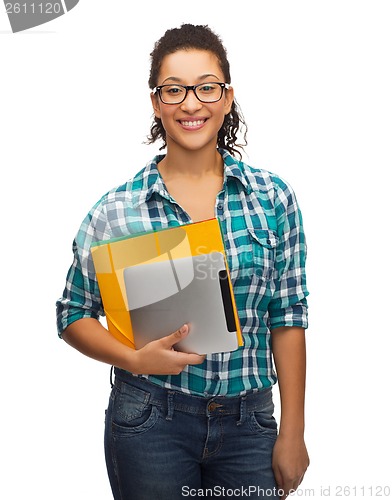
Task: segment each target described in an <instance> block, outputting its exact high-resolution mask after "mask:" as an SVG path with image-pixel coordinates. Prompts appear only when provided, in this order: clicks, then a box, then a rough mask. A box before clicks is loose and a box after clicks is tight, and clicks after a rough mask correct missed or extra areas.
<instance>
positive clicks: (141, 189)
mask: <svg viewBox="0 0 392 500" xmlns="http://www.w3.org/2000/svg"><path fill="white" fill-rule="evenodd" d="M218 151H219V153H220V154H221V155H222V158H223V162H224V183H226V182H228V181H229V180H230V179H237V180H238V181H239V182H241V184H242V185H243V187H244V189H245V191H246V192H247V194H249V193H250V192H251V191H252V190H253V188H252V184H251V182H250V181H249V179H248V178H247V176H246V174H245V172H244V164H243V163H242V162H241V161H239V160H237V159H236V158H234V157H233V156H231V154H230V153H229V152H228V151H226V150H225V149H218ZM164 157H165V155H157V156H155V158H153V160H151V161H150V162H149V163H148V164H147V165H146V167H145V168H144V169H143V170H141V171H140V172H139V173H138V174H136V176H135V177H134V179H133V181H132V202H133V205H134V207H137V206H139V205H141V204H142V203H145V202H147V201H148V200H149V199H150V198H151V196H152V195H153V194H154V193H158V194H159V195H160V196H161V197H163V198H166V199H167V200H169V201H171V202H174V200H173V198H172V197H171V196H170V194H169V193H168V191H167V189H166V186H165V183H164V182H163V179H162V177H161V174H160V173H159V170H158V163H159V162H160V161H161V160H162V159H163V158H164Z"/></svg>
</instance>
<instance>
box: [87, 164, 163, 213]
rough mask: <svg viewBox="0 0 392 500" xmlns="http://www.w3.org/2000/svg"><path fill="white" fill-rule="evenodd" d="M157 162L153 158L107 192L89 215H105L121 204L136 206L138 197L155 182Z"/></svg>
mask: <svg viewBox="0 0 392 500" xmlns="http://www.w3.org/2000/svg"><path fill="white" fill-rule="evenodd" d="M157 161H158V157H155V158H153V159H152V160H151V161H150V162H148V163H147V165H145V166H144V167H143V168H142V169H141V170H139V171H138V172H137V173H136V174H135V175H134V176H133V177H131V178H129V179H128V180H127V181H125V182H124V183H123V184H120V185H117V186H115V187H113V188H112V189H110V190H109V191H107V192H106V193H105V194H104V195H103V196H101V198H100V199H99V200H98V201H97V202H96V203H95V205H94V206H93V207H92V208H91V210H90V213H91V214H100V213H103V212H104V213H107V212H108V211H110V210H111V209H113V208H114V207H117V208H118V207H120V206H121V205H123V204H126V205H127V206H128V207H132V206H134V205H137V204H138V203H139V199H140V196H141V195H142V194H143V193H146V192H147V191H148V190H149V188H150V187H151V185H152V184H153V183H154V182H155V181H156V175H157V168H156V165H157Z"/></svg>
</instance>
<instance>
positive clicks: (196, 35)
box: [147, 24, 247, 158]
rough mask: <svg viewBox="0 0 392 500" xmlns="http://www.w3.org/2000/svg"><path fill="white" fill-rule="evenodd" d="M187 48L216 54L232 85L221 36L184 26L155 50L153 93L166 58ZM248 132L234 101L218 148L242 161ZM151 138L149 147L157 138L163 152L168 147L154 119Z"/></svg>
mask: <svg viewBox="0 0 392 500" xmlns="http://www.w3.org/2000/svg"><path fill="white" fill-rule="evenodd" d="M183 49H185V50H186V49H199V50H207V51H209V52H212V53H213V54H215V55H216V57H217V59H218V61H219V65H220V67H221V69H222V72H223V75H224V77H225V82H226V83H231V76H230V65H229V61H228V59H227V52H226V49H225V47H224V46H223V44H222V41H221V39H220V38H219V36H218V35H216V34H215V33H214V32H213V31H212V30H211V29H210V28H209V27H208V26H202V25H198V26H195V25H193V24H182V25H181V27H180V28H173V29H170V30H167V31H166V33H165V34H164V35H163V37H162V38H160V39H159V40H158V41H157V42H156V43H155V46H154V50H153V51H152V52H151V54H150V56H151V68H150V78H149V80H148V84H149V87H150V89H151V90H152V89H153V88H154V87H156V86H157V85H158V75H159V72H160V70H161V65H162V61H163V58H164V57H165V56H166V55H169V54H172V53H173V52H176V51H177V50H183ZM239 130H241V132H242V135H243V140H244V144H237V133H238V131H239ZM246 132H247V127H246V123H245V120H244V118H243V115H242V112H241V108H240V106H239V105H238V103H237V102H236V100H235V99H234V101H233V104H232V106H231V110H230V113H229V114H227V115H226V116H225V119H224V121H223V124H222V127H221V128H220V130H219V132H218V147H219V148H223V149H226V150H227V151H229V153H231V154H236V153H237V154H238V155H239V157H240V158H241V156H242V155H241V152H240V151H239V150H238V149H237V148H241V149H243V146H245V145H246V144H247V141H246ZM147 139H148V141H147V144H152V143H153V142H155V141H156V140H157V139H161V140H162V141H163V146H162V147H161V148H159V149H164V148H165V147H166V131H165V129H164V128H163V125H162V121H161V120H160V119H159V118H157V117H154V120H153V123H152V126H151V130H150V135H149V136H148V138H147Z"/></svg>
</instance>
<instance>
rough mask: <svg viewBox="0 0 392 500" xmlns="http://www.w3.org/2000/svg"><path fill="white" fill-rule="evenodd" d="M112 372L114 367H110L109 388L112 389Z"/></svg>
mask: <svg viewBox="0 0 392 500" xmlns="http://www.w3.org/2000/svg"><path fill="white" fill-rule="evenodd" d="M113 370H114V366H111V367H110V386H111V388H112V389H113V385H114V384H113Z"/></svg>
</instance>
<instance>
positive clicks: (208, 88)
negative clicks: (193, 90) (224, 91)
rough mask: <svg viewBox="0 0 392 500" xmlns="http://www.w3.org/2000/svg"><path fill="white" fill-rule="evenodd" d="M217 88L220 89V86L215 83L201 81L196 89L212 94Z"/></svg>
mask: <svg viewBox="0 0 392 500" xmlns="http://www.w3.org/2000/svg"><path fill="white" fill-rule="evenodd" d="M217 90H220V87H219V85H216V84H215V83H203V84H202V85H200V87H198V91H199V92H200V93H202V94H213V93H214V92H216V91H217Z"/></svg>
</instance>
